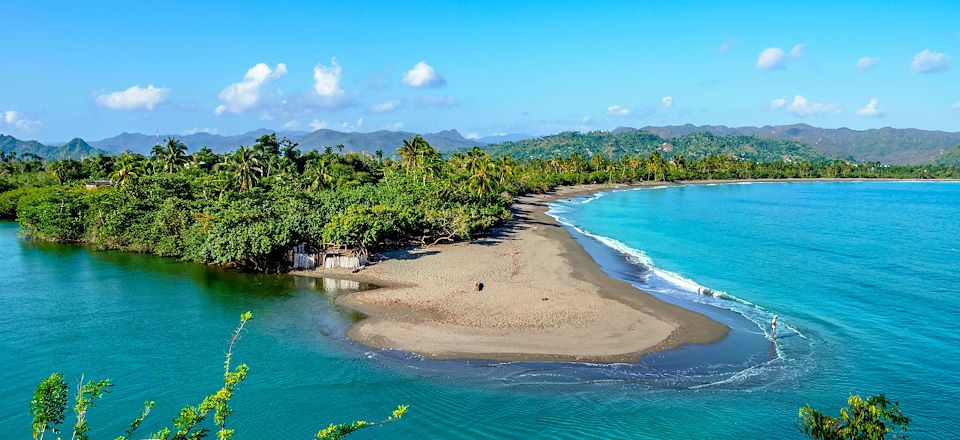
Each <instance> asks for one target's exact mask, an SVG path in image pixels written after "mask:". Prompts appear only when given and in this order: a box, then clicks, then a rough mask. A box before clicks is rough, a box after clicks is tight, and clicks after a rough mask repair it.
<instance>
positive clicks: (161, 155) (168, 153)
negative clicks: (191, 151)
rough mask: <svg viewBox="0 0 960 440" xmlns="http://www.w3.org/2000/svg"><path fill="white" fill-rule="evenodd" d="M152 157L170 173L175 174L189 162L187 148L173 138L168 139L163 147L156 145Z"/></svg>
mask: <svg viewBox="0 0 960 440" xmlns="http://www.w3.org/2000/svg"><path fill="white" fill-rule="evenodd" d="M150 156H151V158H152V159H153V161H154V162H156V163H157V164H158V165H160V168H161V169H162V170H163V171H166V172H168V173H175V172H176V171H177V170H179V169H180V168H183V166H184V165H186V164H187V162H188V161H189V157H188V156H187V146H186V145H184V144H183V142H180V141H179V140H177V139H176V138H173V137H170V138H167V141H166V143H164V144H163V145H154V146H153V150H152V151H151V153H150Z"/></svg>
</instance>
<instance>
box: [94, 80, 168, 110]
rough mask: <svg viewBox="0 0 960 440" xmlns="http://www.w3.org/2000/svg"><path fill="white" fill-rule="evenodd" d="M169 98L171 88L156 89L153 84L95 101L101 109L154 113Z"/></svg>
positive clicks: (101, 97)
mask: <svg viewBox="0 0 960 440" xmlns="http://www.w3.org/2000/svg"><path fill="white" fill-rule="evenodd" d="M167 96H170V89H169V88H166V87H154V86H153V84H150V85H148V86H147V87H146V88H142V87H140V85H139V84H137V85H135V86H130V87H129V88H127V89H126V90H120V91H117V92H110V93H104V94H101V95H97V97H96V98H95V101H96V103H97V105H99V106H101V107H106V108H111V109H114V110H146V111H148V112H152V111H153V109H154V108H156V106H157V105H159V104H160V103H162V102H163V101H166V99H167Z"/></svg>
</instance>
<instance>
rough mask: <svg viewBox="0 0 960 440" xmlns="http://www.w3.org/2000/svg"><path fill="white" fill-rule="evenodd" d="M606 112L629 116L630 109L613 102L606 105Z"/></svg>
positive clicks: (613, 114)
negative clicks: (608, 105)
mask: <svg viewBox="0 0 960 440" xmlns="http://www.w3.org/2000/svg"><path fill="white" fill-rule="evenodd" d="M607 114H608V115H611V116H630V109H628V108H624V107H621V106H620V104H614V105H611V106H610V107H607Z"/></svg>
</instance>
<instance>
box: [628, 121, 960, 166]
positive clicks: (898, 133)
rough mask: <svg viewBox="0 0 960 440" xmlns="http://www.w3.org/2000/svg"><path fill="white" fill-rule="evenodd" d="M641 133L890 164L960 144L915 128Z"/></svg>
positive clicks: (688, 128) (684, 128)
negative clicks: (741, 141)
mask: <svg viewBox="0 0 960 440" xmlns="http://www.w3.org/2000/svg"><path fill="white" fill-rule="evenodd" d="M643 130H646V131H649V132H651V133H656V134H658V135H660V136H663V137H667V138H672V137H674V136H683V135H688V134H691V133H704V132H706V133H712V134H715V135H717V136H740V135H746V136H757V137H761V138H770V139H787V140H792V141H797V142H803V143H805V144H808V145H810V146H813V147H815V148H816V149H817V150H818V151H820V152H822V153H824V154H827V155H830V156H833V157H839V158H844V159H850V160H856V161H857V162H882V163H884V164H886V165H892V164H922V163H930V162H932V161H933V158H934V157H936V155H938V154H939V153H940V151H942V150H943V149H944V148H947V147H953V146H956V145H960V133H958V132H947V131H939V130H920V129H916V128H891V127H883V128H871V129H868V130H851V129H849V128H820V127H813V126H810V125H807V124H792V125H773V126H770V125H767V126H763V127H726V126H723V125H702V126H696V125H692V124H686V125H674V126H665V127H644V128H643Z"/></svg>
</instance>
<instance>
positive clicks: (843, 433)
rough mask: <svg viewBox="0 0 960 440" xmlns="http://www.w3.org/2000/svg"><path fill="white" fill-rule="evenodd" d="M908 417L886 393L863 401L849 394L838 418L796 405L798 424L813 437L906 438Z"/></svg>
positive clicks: (851, 439)
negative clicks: (797, 408)
mask: <svg viewBox="0 0 960 440" xmlns="http://www.w3.org/2000/svg"><path fill="white" fill-rule="evenodd" d="M909 424H910V418H909V417H907V416H905V415H903V412H902V411H901V410H900V404H899V403H898V402H890V401H889V400H887V398H886V396H884V395H883V394H880V395H878V396H870V397H868V398H867V400H863V399H862V398H861V397H860V396H857V395H851V396H850V398H849V399H848V400H847V407H846V408H841V409H840V415H839V416H838V417H831V416H828V415H825V414H823V413H821V412H820V411H818V410H816V409H814V408H813V407H812V406H810V405H807V406H804V407H803V408H800V415H799V426H800V430H801V431H803V433H804V434H806V435H807V436H808V437H810V438H812V439H814V440H883V439H885V438H907V435H906V433H907V425H909Z"/></svg>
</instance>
